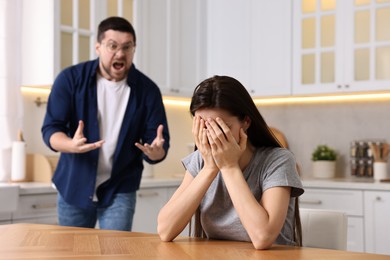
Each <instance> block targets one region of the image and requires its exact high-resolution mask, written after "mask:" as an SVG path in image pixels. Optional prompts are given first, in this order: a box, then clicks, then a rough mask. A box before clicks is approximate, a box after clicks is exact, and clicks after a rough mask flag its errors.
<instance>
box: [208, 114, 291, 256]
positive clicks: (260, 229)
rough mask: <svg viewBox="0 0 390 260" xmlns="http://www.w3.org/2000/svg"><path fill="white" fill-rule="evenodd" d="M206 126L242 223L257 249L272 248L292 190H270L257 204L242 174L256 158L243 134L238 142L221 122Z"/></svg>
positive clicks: (283, 219)
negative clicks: (252, 159)
mask: <svg viewBox="0 0 390 260" xmlns="http://www.w3.org/2000/svg"><path fill="white" fill-rule="evenodd" d="M206 125H207V127H208V129H209V131H208V140H209V143H210V146H211V148H212V149H211V150H212V155H213V158H214V161H215V164H216V165H217V167H218V168H219V169H220V171H221V174H222V178H223V180H224V182H225V185H226V188H227V190H228V192H229V195H230V198H231V200H232V202H233V205H234V208H235V209H236V211H237V213H238V216H239V217H240V220H241V223H242V224H243V226H244V228H245V230H246V231H247V233H248V235H249V237H250V239H251V241H252V243H253V245H254V247H255V248H256V249H266V248H269V247H270V246H271V245H272V244H273V243H274V242H275V240H276V238H277V236H278V235H279V233H280V230H281V229H282V227H283V224H284V222H285V218H286V216H287V210H288V205H289V202H290V192H291V188H290V187H275V188H270V189H268V190H266V191H265V192H264V193H263V195H262V198H261V201H260V202H259V201H257V200H256V198H255V197H254V196H253V194H252V192H251V190H250V189H249V186H248V184H247V182H246V180H245V179H244V175H243V173H242V169H244V168H245V167H246V166H247V163H248V161H249V160H250V158H251V157H252V156H253V152H251V148H250V147H247V135H246V134H245V132H244V130H243V129H242V128H241V129H240V132H239V141H238V142H237V140H236V139H235V138H234V137H233V134H232V132H231V131H230V129H229V127H228V126H227V125H226V124H225V122H223V120H222V119H221V118H216V120H212V119H210V120H208V121H207V124H206ZM240 164H241V165H240Z"/></svg>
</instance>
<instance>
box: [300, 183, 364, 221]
mask: <svg viewBox="0 0 390 260" xmlns="http://www.w3.org/2000/svg"><path fill="white" fill-rule="evenodd" d="M299 206H300V207H302V208H313V209H330V210H339V211H344V212H346V213H347V215H349V216H363V192H362V191H356V190H339V189H313V188H305V193H303V195H302V196H301V197H300V198H299Z"/></svg>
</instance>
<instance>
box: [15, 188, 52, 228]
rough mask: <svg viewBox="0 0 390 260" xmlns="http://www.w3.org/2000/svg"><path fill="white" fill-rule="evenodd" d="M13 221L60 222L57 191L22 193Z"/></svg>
mask: <svg viewBox="0 0 390 260" xmlns="http://www.w3.org/2000/svg"><path fill="white" fill-rule="evenodd" d="M12 223H38V224H53V225H54V224H58V220H57V192H56V191H54V190H53V191H52V192H50V193H42V194H40V193H39V194H21V195H20V198H19V204H18V208H17V209H16V211H14V212H12Z"/></svg>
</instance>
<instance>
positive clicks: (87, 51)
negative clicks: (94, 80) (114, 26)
mask: <svg viewBox="0 0 390 260" xmlns="http://www.w3.org/2000/svg"><path fill="white" fill-rule="evenodd" d="M22 9H23V11H22V12H23V15H22V33H21V41H22V52H21V53H22V55H21V58H22V75H21V78H22V85H23V86H51V85H52V84H53V81H54V79H55V77H56V76H57V74H58V73H59V72H60V71H61V70H62V69H64V68H66V67H68V66H71V65H73V64H77V63H79V62H82V61H86V60H90V59H95V58H96V53H95V43H96V35H97V27H98V24H99V23H100V21H101V20H102V19H104V18H106V17H107V16H108V15H120V16H124V17H125V18H127V19H129V20H130V21H131V18H132V12H131V11H132V0H105V1H83V0H73V1H69V0H55V1H53V0H36V1H30V0H22Z"/></svg>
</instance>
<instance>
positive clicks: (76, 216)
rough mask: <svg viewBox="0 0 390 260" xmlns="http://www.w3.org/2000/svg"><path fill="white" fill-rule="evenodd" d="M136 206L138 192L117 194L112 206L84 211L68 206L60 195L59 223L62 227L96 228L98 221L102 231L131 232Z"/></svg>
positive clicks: (97, 206) (97, 204)
mask: <svg viewBox="0 0 390 260" xmlns="http://www.w3.org/2000/svg"><path fill="white" fill-rule="evenodd" d="M135 204H136V192H135V191H134V192H131V193H117V194H116V195H115V196H114V200H113V202H112V203H111V205H109V206H107V207H101V206H99V203H98V202H96V206H95V208H91V209H83V208H79V207H76V206H73V205H70V204H68V203H67V202H66V201H65V200H64V198H63V197H62V196H61V195H60V194H58V204H57V205H58V206H57V207H58V221H59V225H61V226H73V227H87V228H94V227H95V226H96V221H98V222H99V228H100V229H111V230H123V231H131V226H132V224H133V216H134V211H135Z"/></svg>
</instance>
